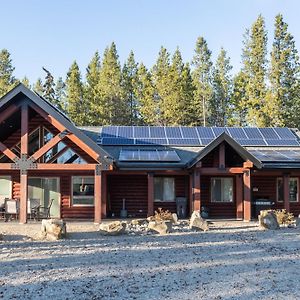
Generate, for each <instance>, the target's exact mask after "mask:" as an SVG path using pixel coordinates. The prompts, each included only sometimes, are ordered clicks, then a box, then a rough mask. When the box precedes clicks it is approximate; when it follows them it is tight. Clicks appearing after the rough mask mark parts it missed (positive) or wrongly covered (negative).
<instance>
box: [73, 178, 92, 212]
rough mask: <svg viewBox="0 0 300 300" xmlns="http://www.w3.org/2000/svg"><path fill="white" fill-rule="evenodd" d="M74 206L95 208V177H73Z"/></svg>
mask: <svg viewBox="0 0 300 300" xmlns="http://www.w3.org/2000/svg"><path fill="white" fill-rule="evenodd" d="M72 191H73V195H72V196H73V197H72V199H73V205H74V206H76V205H77V206H93V205H94V178H93V177H81V176H74V177H72Z"/></svg>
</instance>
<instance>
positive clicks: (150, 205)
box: [147, 173, 154, 217]
mask: <svg viewBox="0 0 300 300" xmlns="http://www.w3.org/2000/svg"><path fill="white" fill-rule="evenodd" d="M153 214H154V175H153V173H148V211H147V215H148V217H149V216H153Z"/></svg>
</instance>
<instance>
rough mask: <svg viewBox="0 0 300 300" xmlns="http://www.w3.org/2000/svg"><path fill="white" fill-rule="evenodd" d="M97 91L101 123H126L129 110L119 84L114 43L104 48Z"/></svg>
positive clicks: (118, 68)
mask: <svg viewBox="0 0 300 300" xmlns="http://www.w3.org/2000/svg"><path fill="white" fill-rule="evenodd" d="M99 92H100V97H101V103H100V105H99V106H98V109H97V113H98V116H99V119H100V120H101V123H102V124H103V125H110V124H114V125H126V124H128V122H129V121H128V120H129V112H128V109H127V105H126V101H125V99H124V92H123V88H122V84H121V67H120V63H119V56H118V53H117V49H116V45H115V43H112V44H111V46H110V47H109V48H106V49H105V51H104V54H103V60H102V67H101V71H100V80H99Z"/></svg>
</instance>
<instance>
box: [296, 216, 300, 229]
mask: <svg viewBox="0 0 300 300" xmlns="http://www.w3.org/2000/svg"><path fill="white" fill-rule="evenodd" d="M296 227H300V217H299V216H298V218H297V219H296Z"/></svg>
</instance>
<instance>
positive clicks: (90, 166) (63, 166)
mask: <svg viewBox="0 0 300 300" xmlns="http://www.w3.org/2000/svg"><path fill="white" fill-rule="evenodd" d="M95 167H96V164H85V165H83V164H82V165H81V164H36V168H35V169H37V170H57V171H63V170H65V171H67V170H69V171H94V170H95Z"/></svg>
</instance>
